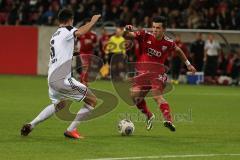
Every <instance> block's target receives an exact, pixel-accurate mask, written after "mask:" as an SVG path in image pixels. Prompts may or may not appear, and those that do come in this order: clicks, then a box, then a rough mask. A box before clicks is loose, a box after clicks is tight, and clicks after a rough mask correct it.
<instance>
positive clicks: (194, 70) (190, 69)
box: [187, 64, 197, 74]
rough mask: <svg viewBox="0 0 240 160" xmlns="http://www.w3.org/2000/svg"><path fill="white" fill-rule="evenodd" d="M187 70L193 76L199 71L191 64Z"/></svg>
mask: <svg viewBox="0 0 240 160" xmlns="http://www.w3.org/2000/svg"><path fill="white" fill-rule="evenodd" d="M187 69H188V71H190V72H192V74H195V72H196V71H197V70H196V69H195V67H194V66H193V65H191V64H190V65H188V66H187Z"/></svg>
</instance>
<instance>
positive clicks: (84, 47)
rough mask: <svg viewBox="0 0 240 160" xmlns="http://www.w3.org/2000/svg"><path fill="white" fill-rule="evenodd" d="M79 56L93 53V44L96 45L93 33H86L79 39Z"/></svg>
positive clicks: (95, 36)
mask: <svg viewBox="0 0 240 160" xmlns="http://www.w3.org/2000/svg"><path fill="white" fill-rule="evenodd" d="M79 41H80V54H91V53H93V49H94V44H95V43H97V35H96V34H95V33H94V32H88V33H86V34H83V35H81V36H80V37H79Z"/></svg>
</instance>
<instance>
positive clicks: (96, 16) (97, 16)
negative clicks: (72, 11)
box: [91, 14, 101, 23]
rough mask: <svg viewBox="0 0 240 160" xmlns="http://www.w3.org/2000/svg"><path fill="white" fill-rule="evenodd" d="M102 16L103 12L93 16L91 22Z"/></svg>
mask: <svg viewBox="0 0 240 160" xmlns="http://www.w3.org/2000/svg"><path fill="white" fill-rule="evenodd" d="M100 17H101V14H96V15H94V16H92V19H91V22H93V23H96V22H97V21H98V20H99V18H100Z"/></svg>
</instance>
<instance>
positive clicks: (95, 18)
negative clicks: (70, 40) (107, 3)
mask: <svg viewBox="0 0 240 160" xmlns="http://www.w3.org/2000/svg"><path fill="white" fill-rule="evenodd" d="M100 17H101V15H100V14H97V15H94V16H93V17H92V19H91V21H90V22H88V23H87V24H85V25H84V26H81V27H79V28H78V30H77V31H76V32H75V36H76V37H79V36H81V35H83V34H85V33H87V32H88V31H90V30H91V28H92V27H93V26H94V25H95V24H96V22H97V21H98V20H99V18H100Z"/></svg>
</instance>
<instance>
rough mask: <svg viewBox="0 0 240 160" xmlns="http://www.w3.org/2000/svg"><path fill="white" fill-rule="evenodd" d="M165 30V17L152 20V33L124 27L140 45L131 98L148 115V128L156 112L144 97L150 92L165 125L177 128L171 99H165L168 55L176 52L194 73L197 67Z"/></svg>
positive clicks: (127, 34)
mask: <svg viewBox="0 0 240 160" xmlns="http://www.w3.org/2000/svg"><path fill="white" fill-rule="evenodd" d="M165 29H166V19H165V17H162V16H160V17H155V18H154V19H153V23H152V32H147V31H145V30H139V31H133V26H131V25H127V26H126V27H125V28H124V37H125V38H127V39H136V40H137V41H138V42H139V45H140V51H141V53H140V55H139V58H138V62H137V65H136V66H135V68H136V71H137V75H136V76H135V77H134V78H133V86H132V89H131V97H132V99H133V101H134V104H135V105H136V106H137V108H138V109H139V110H141V112H142V113H143V114H145V115H146V118H147V119H146V129H147V130H151V128H152V121H153V119H154V118H155V116H154V114H153V113H152V112H151V111H150V110H149V109H148V107H147V104H146V101H145V99H144V97H145V96H146V95H147V93H148V92H149V91H151V92H152V95H153V99H154V100H155V101H156V102H157V104H158V106H159V108H160V110H161V112H162V114H163V118H164V126H165V127H167V128H169V129H170V130H171V131H175V130H176V129H175V126H174V125H173V119H172V117H171V112H170V107H169V104H168V102H167V101H166V100H165V99H164V98H163V90H164V86H165V84H166V80H167V76H166V74H165V72H166V71H165V68H164V67H161V66H163V65H164V62H165V60H166V58H167V57H168V54H170V53H171V52H172V51H175V52H176V53H177V54H178V56H180V57H181V59H182V61H183V62H184V63H185V64H186V66H187V69H188V70H189V71H190V72H192V73H195V72H196V69H195V68H194V67H193V66H192V65H191V64H190V62H189V61H188V59H187V58H186V56H185V54H184V52H183V51H182V50H181V49H180V48H179V47H178V46H176V44H175V42H174V41H173V40H171V39H170V38H168V37H167V36H166V35H165V34H164V32H165Z"/></svg>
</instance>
